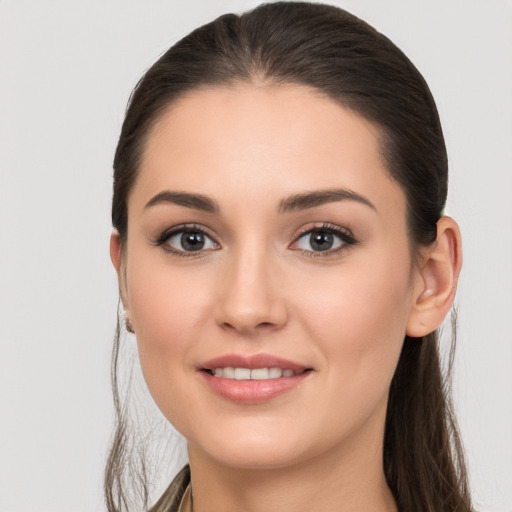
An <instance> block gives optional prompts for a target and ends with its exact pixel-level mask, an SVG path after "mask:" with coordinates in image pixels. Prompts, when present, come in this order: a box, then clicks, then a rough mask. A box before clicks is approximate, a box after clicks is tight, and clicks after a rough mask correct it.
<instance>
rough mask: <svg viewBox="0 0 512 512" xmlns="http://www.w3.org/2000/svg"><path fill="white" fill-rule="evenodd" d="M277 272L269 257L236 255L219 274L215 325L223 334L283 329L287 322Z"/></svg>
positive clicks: (251, 253)
mask: <svg viewBox="0 0 512 512" xmlns="http://www.w3.org/2000/svg"><path fill="white" fill-rule="evenodd" d="M280 277H281V276H280V273H279V268H278V265H277V263H276V262H273V261H272V258H271V257H270V256H269V254H268V253H265V252H264V251H261V250H260V251H258V250H250V249H249V248H248V249H247V250H244V251H239V253H238V254H236V255H233V257H232V258H231V259H230V260H229V261H226V270H225V272H222V273H221V274H219V281H220V285H219V292H220V295H219V296H218V302H217V304H216V315H215V316H216V322H217V324H218V325H219V326H220V327H222V328H223V329H226V330H231V331H236V332H238V333H241V334H244V335H256V334H257V333H261V332H269V331H274V330H278V329H280V328H282V327H283V326H284V325H285V324H286V322H287V320H288V310H287V303H286V299H285V290H284V289H283V287H282V286H281V285H282V279H280Z"/></svg>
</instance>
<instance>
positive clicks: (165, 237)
mask: <svg viewBox="0 0 512 512" xmlns="http://www.w3.org/2000/svg"><path fill="white" fill-rule="evenodd" d="M315 232H318V233H328V234H332V235H335V236H337V237H338V238H339V239H340V240H341V242H342V243H341V245H340V246H339V247H338V248H336V249H334V250H333V249H328V250H326V251H310V250H306V249H294V250H296V251H298V252H300V253H301V254H304V255H305V256H308V257H310V258H319V257H325V256H331V255H334V254H338V253H340V252H342V251H346V250H347V249H348V248H349V247H350V246H354V245H356V244H357V243H358V241H357V240H356V239H355V238H354V236H353V235H352V233H351V232H350V231H349V230H348V229H346V228H341V227H340V226H336V225H334V224H329V223H324V224H322V225H321V226H314V227H309V228H305V229H303V230H302V231H301V232H299V234H298V235H297V236H296V237H295V239H294V240H293V242H292V244H291V245H293V244H295V243H297V242H298V241H299V240H300V239H301V238H303V237H305V236H306V235H311V234H312V233H315ZM180 233H200V234H202V235H204V236H205V237H207V238H209V239H210V240H212V241H213V243H214V244H216V245H219V244H218V242H217V241H216V240H215V239H214V238H213V237H212V236H211V235H210V234H209V233H208V232H207V230H205V228H204V227H202V226H199V225H197V224H182V225H179V226H173V227H172V228H170V229H167V230H165V231H164V232H163V233H162V234H161V235H160V236H159V237H158V238H157V239H156V240H155V241H154V245H156V246H164V244H165V243H166V242H168V241H169V239H170V238H171V237H172V236H174V235H177V234H180ZM164 250H165V251H167V252H169V253H171V254H173V255H176V256H180V257H185V258H190V257H197V256H199V255H200V254H201V253H203V252H204V250H198V251H181V250H176V249H174V248H172V247H171V246H166V247H164ZM207 250H208V249H207Z"/></svg>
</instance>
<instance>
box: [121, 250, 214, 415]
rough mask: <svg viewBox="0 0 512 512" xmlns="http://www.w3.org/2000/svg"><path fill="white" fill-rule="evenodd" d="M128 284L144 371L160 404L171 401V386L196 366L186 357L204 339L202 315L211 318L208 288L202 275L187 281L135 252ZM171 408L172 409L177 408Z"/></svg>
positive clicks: (182, 276)
mask: <svg viewBox="0 0 512 512" xmlns="http://www.w3.org/2000/svg"><path fill="white" fill-rule="evenodd" d="M134 253H135V251H134ZM127 281H128V283H129V288H128V298H129V304H130V315H131V317H132V323H133V326H134V329H135V332H136V336H137V344H138V349H139V358H140V363H141V367H142V371H143V374H144V378H145V380H146V382H147V385H148V388H149V390H150V392H151V394H152V395H153V397H154V399H155V401H156V402H157V404H159V405H161V404H163V403H164V402H169V399H172V396H173V389H170V387H171V388H172V386H174V385H176V384H179V382H181V381H183V379H182V378H181V379H180V377H182V376H183V372H184V371H187V369H191V368H192V363H189V362H188V361H187V356H188V354H189V353H190V349H191V347H193V346H194V344H195V343H196V342H197V341H198V339H199V338H200V337H201V336H200V333H201V329H202V328H203V326H204V317H205V315H206V316H208V312H209V309H210V308H209V305H208V297H209V294H208V293H207V292H206V289H207V286H208V285H207V284H206V283H205V280H204V276H203V278H202V279H201V277H200V276H196V278H195V279H193V280H191V279H190V278H188V279H187V277H186V276H184V274H183V272H180V271H179V269H178V270H177V269H176V268H172V267H170V266H166V265H162V263H161V262H160V263H159V264H158V263H157V262H155V261H153V262H152V261H151V258H147V257H146V258H144V257H140V258H138V257H137V255H136V254H133V257H132V260H131V262H130V264H129V265H128V268H127ZM200 284H201V289H199V285H200ZM170 375H176V377H177V378H175V379H174V378H173V379H171V378H169V376H170ZM168 405H170V408H171V409H172V407H174V405H175V404H174V405H173V404H168Z"/></svg>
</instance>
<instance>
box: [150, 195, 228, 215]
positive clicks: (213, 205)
mask: <svg viewBox="0 0 512 512" xmlns="http://www.w3.org/2000/svg"><path fill="white" fill-rule="evenodd" d="M165 203H171V204H177V205H179V206H185V207H187V208H193V209H195V210H202V211H204V212H208V213H215V214H218V213H220V207H219V204H218V203H217V201H215V200H214V199H211V198H210V197H208V196H205V195H203V194H191V193H189V192H173V191H171V190H164V191H163V192H160V193H159V194H157V195H156V196H154V197H153V198H151V199H150V200H149V201H148V202H147V204H146V206H145V207H144V209H145V210H146V209H147V208H151V207H152V206H156V205H157V204H165Z"/></svg>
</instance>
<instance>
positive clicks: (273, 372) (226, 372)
mask: <svg viewBox="0 0 512 512" xmlns="http://www.w3.org/2000/svg"><path fill="white" fill-rule="evenodd" d="M213 372H214V375H215V377H224V378H225V379H235V380H266V379H278V378H279V377H293V376H294V375H298V374H300V373H302V372H300V371H298V372H294V371H293V370H289V369H286V370H283V369H282V368H253V369H250V368H231V367H229V366H228V367H226V368H215V370H214V371H213Z"/></svg>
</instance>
